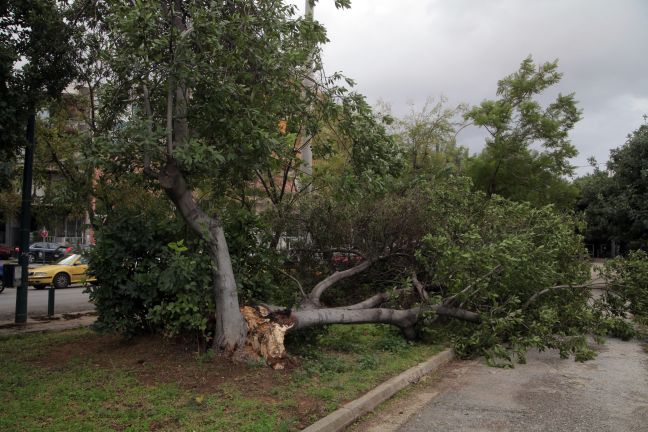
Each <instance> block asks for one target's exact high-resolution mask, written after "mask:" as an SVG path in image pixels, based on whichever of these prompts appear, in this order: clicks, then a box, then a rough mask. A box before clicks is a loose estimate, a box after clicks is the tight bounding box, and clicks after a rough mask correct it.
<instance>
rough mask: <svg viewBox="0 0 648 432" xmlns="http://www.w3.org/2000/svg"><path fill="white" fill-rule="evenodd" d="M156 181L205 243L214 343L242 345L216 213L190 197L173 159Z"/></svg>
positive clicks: (232, 347) (233, 286) (229, 349)
mask: <svg viewBox="0 0 648 432" xmlns="http://www.w3.org/2000/svg"><path fill="white" fill-rule="evenodd" d="M159 181H160V184H161V185H162V187H163V188H164V190H165V191H166V193H167V195H168V196H169V198H170V199H171V201H173V203H174V204H175V205H176V207H177V208H178V210H180V213H181V214H182V216H183V218H184V219H185V221H186V222H187V225H189V227H190V228H191V229H192V230H193V231H195V232H196V233H197V234H198V235H199V236H200V237H202V238H203V239H204V240H205V241H206V242H207V245H208V247H209V255H210V257H211V260H212V263H213V266H212V269H213V274H214V297H215V300H216V335H215V340H214V345H215V346H216V347H217V348H219V349H221V350H224V351H226V352H228V353H230V354H233V353H234V352H235V351H236V350H237V349H240V348H242V347H243V345H244V342H245V337H246V334H247V326H246V323H245V320H244V319H243V316H242V315H241V312H240V310H239V301H238V295H237V291H236V279H235V277H234V271H233V269H232V260H231V258H230V255H229V250H228V248H227V241H226V240H225V232H224V231H223V225H222V223H221V221H220V220H219V218H218V217H210V216H208V215H207V214H205V213H204V212H203V211H202V210H201V209H200V207H198V204H197V203H196V201H195V200H194V198H193V195H192V193H191V189H189V187H188V186H187V183H186V181H185V179H184V176H183V175H182V172H181V171H180V169H179V168H178V166H177V164H176V163H175V161H173V159H169V161H168V162H167V164H166V165H165V166H164V168H163V169H162V170H161V171H160V177H159Z"/></svg>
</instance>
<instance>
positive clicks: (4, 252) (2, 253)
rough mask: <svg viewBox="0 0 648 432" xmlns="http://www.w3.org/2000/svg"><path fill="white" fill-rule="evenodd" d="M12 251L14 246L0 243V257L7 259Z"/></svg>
mask: <svg viewBox="0 0 648 432" xmlns="http://www.w3.org/2000/svg"><path fill="white" fill-rule="evenodd" d="M13 251H14V248H12V247H11V246H7V245H0V259H9V258H11V255H12V253H13Z"/></svg>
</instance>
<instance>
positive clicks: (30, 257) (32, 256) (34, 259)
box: [28, 254, 36, 264]
mask: <svg viewBox="0 0 648 432" xmlns="http://www.w3.org/2000/svg"><path fill="white" fill-rule="evenodd" d="M28 257H29V264H33V263H34V261H36V257H35V256H34V254H29V255H28Z"/></svg>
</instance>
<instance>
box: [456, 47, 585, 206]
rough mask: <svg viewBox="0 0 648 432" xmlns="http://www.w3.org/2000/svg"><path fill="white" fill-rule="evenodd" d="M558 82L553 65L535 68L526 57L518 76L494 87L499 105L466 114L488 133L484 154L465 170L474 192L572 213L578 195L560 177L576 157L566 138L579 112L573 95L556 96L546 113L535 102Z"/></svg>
mask: <svg viewBox="0 0 648 432" xmlns="http://www.w3.org/2000/svg"><path fill="white" fill-rule="evenodd" d="M560 78H561V74H560V73H559V72H558V62H557V61H554V62H548V63H544V64H542V65H538V66H536V65H535V64H534V63H533V60H532V58H531V57H527V58H526V59H525V60H524V61H523V62H522V64H521V65H520V69H519V70H518V71H517V72H515V73H513V74H511V75H509V76H507V77H505V78H503V79H502V80H500V81H499V82H498V86H497V95H498V96H499V99H497V100H485V101H483V102H482V103H481V104H480V105H479V106H476V107H474V108H472V109H471V110H470V111H469V112H468V113H467V114H466V119H468V120H472V121H473V123H474V124H475V125H477V126H481V127H483V128H484V129H486V131H488V133H489V136H488V138H487V140H486V148H485V149H484V150H483V151H482V153H481V154H480V155H478V156H476V157H475V158H473V159H472V160H471V163H470V165H469V169H468V172H469V174H470V176H471V177H472V178H473V181H474V183H475V187H476V188H477V189H479V190H483V191H485V192H487V193H488V194H489V195H490V194H498V195H502V196H504V197H507V198H511V199H514V200H518V201H530V202H532V203H534V204H536V205H546V204H551V203H555V204H557V205H559V206H560V207H563V208H571V206H572V204H573V201H574V199H575V198H576V191H575V189H574V188H573V187H572V186H571V185H570V184H569V183H567V182H566V181H565V180H564V179H563V176H565V175H571V174H572V172H573V168H572V166H571V165H570V164H569V159H570V158H572V157H574V156H576V154H577V151H576V148H575V147H574V146H573V145H572V144H571V143H570V141H569V132H570V131H571V129H572V128H573V127H574V125H575V124H576V122H578V120H579V119H580V110H579V109H578V108H577V107H576V101H575V99H574V95H573V94H570V95H562V94H559V95H558V96H557V97H556V99H555V100H554V101H553V102H551V103H550V104H549V105H547V106H546V107H542V106H541V104H540V103H539V102H538V101H536V100H534V98H535V97H538V96H539V95H541V94H542V93H543V92H544V91H545V90H547V89H548V88H550V87H552V86H554V85H556V84H557V83H558V82H559V81H560ZM538 145H539V146H540V148H538Z"/></svg>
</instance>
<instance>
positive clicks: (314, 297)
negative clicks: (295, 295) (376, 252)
mask: <svg viewBox="0 0 648 432" xmlns="http://www.w3.org/2000/svg"><path fill="white" fill-rule="evenodd" d="M376 261H378V259H371V260H366V261H363V262H361V263H360V264H358V265H356V266H354V267H351V268H350V269H347V270H343V271H336V272H335V273H333V274H332V275H330V276H329V277H327V278H326V279H324V280H322V281H320V282H319V283H318V284H317V285H315V287H313V289H312V291H311V292H310V294H309V295H308V297H307V298H306V299H305V300H306V302H305V303H304V302H303V304H302V306H304V307H308V306H311V307H313V306H314V307H319V305H320V300H319V299H320V297H321V296H322V294H323V293H324V291H326V290H327V289H328V288H330V287H332V286H333V285H335V284H336V283H338V282H340V281H341V280H344V279H347V278H350V277H351V276H355V275H357V274H359V273H362V272H363V271H365V270H367V269H368V268H369V267H371V265H372V264H373V263H375V262H376Z"/></svg>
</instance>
